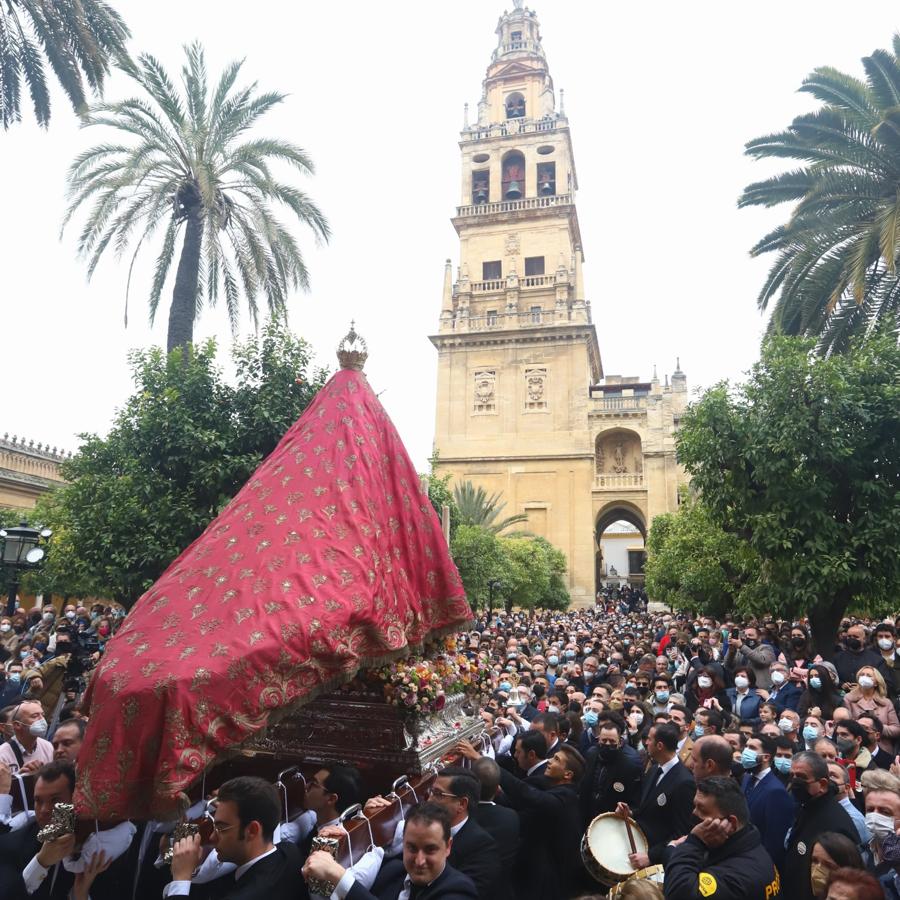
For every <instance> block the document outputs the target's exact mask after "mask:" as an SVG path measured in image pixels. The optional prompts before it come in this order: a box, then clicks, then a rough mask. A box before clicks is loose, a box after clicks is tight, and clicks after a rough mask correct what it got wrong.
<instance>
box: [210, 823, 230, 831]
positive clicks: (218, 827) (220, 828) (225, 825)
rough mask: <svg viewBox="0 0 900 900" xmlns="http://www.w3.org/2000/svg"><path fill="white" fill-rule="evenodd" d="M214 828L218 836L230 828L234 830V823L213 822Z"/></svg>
mask: <svg viewBox="0 0 900 900" xmlns="http://www.w3.org/2000/svg"><path fill="white" fill-rule="evenodd" d="M212 826H213V828H214V829H215V831H216V833H217V834H222V832H223V831H228V829H229V828H234V823H233V822H232V823H230V824H229V823H228V822H213V823H212Z"/></svg>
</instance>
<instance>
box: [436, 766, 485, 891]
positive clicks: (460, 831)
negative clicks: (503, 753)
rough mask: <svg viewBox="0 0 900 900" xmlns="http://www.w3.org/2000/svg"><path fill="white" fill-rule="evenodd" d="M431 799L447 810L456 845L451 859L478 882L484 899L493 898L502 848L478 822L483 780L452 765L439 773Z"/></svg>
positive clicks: (452, 862)
mask: <svg viewBox="0 0 900 900" xmlns="http://www.w3.org/2000/svg"><path fill="white" fill-rule="evenodd" d="M428 799H429V800H430V801H431V802H432V803H437V804H438V805H439V806H443V807H444V809H446V810H447V813H448V814H449V816H450V836H451V837H452V838H453V847H452V848H451V850H450V858H449V859H448V862H449V863H450V865H451V866H452V867H453V868H454V869H456V870H457V871H458V872H462V873H463V875H468V876H469V878H471V879H472V881H473V882H474V883H475V888H476V890H477V891H478V896H479V898H481V900H493V898H495V897H496V896H497V892H498V889H499V888H498V886H499V884H500V877H501V876H500V868H501V867H500V851H499V849H498V847H497V844H496V843H495V842H494V840H493V838H492V837H491V836H490V835H489V834H488V833H487V832H486V831H485V830H484V829H483V828H482V827H481V825H479V824H478V820H477V819H476V818H475V817H476V816H477V814H478V801H479V800H480V799H481V783H480V782H479V781H478V778H477V777H476V776H475V775H474V773H473V772H472V770H471V769H463V768H461V767H460V766H448V767H447V768H445V769H441V771H440V772H438V775H437V778H435V779H434V784H433V785H432V786H431V788H430V789H429V794H428Z"/></svg>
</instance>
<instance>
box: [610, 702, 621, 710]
mask: <svg viewBox="0 0 900 900" xmlns="http://www.w3.org/2000/svg"><path fill="white" fill-rule="evenodd" d="M609 708H610V709H621V708H622V701H621V700H610V701H609Z"/></svg>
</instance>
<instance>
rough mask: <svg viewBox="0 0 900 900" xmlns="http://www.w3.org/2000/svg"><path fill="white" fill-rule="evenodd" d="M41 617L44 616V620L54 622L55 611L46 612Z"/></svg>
mask: <svg viewBox="0 0 900 900" xmlns="http://www.w3.org/2000/svg"><path fill="white" fill-rule="evenodd" d="M41 618H43V620H44V621H45V622H52V621H53V613H44V615H43V616H42V617H41Z"/></svg>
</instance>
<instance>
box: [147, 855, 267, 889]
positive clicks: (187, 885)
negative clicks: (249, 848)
mask: <svg viewBox="0 0 900 900" xmlns="http://www.w3.org/2000/svg"><path fill="white" fill-rule="evenodd" d="M275 849H276V848H275V847H273V848H272V849H271V850H266V852H265V853H260V854H259V856H256V857H254V858H253V859H251V860H250V862H246V863H244V864H243V865H242V866H238V867H237V868H236V869H235V870H234V880H235V881H237V880H238V879H239V878H240V877H241V876H242V875H246V874H247V871H248V870H249V869H250V868H251V867H252V866H255V865H256V864H257V863H258V862H259V861H260V860H261V859H265V858H266V857H267V856H271V855H272V854H273V853H274V852H275ZM190 892H191V882H190V881H170V882H169V883H168V884H167V885H166V886H165V889H164V890H163V897H164V898H165V897H186V896H187V895H188V894H190Z"/></svg>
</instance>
